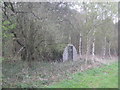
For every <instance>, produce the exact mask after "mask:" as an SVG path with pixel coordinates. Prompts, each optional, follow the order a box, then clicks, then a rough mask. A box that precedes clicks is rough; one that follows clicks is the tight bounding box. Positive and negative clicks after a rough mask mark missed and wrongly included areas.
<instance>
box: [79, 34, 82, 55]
mask: <svg viewBox="0 0 120 90" xmlns="http://www.w3.org/2000/svg"><path fill="white" fill-rule="evenodd" d="M79 55H80V57H81V56H82V35H81V33H80V39H79Z"/></svg>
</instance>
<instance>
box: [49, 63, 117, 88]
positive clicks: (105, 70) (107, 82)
mask: <svg viewBox="0 0 120 90" xmlns="http://www.w3.org/2000/svg"><path fill="white" fill-rule="evenodd" d="M117 87H118V64H117V63H114V64H111V65H105V66H103V67H100V68H94V69H91V70H87V71H85V72H81V73H76V74H74V75H71V79H69V80H67V79H66V80H63V81H61V82H58V83H55V84H53V85H50V86H47V88H117Z"/></svg>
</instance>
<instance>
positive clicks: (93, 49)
mask: <svg viewBox="0 0 120 90" xmlns="http://www.w3.org/2000/svg"><path fill="white" fill-rule="evenodd" d="M94 56H95V37H94V39H93V43H92V60H93V62H94Z"/></svg>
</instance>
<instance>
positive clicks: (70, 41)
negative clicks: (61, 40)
mask: <svg viewBox="0 0 120 90" xmlns="http://www.w3.org/2000/svg"><path fill="white" fill-rule="evenodd" d="M68 43H72V40H71V35H70V34H69V40H68Z"/></svg>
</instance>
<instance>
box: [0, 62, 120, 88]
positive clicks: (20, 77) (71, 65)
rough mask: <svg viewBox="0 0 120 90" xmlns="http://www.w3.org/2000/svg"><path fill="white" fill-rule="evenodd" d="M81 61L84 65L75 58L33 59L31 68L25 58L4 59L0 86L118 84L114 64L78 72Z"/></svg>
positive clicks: (52, 86)
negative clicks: (52, 60) (74, 59)
mask: <svg viewBox="0 0 120 90" xmlns="http://www.w3.org/2000/svg"><path fill="white" fill-rule="evenodd" d="M82 65H83V66H84V60H78V61H74V62H73V61H67V62H63V63H57V62H56V63H51V62H32V68H29V69H28V66H27V63H26V62H21V61H3V62H2V74H3V75H2V87H3V88H47V87H48V88H59V87H60V88H63V87H64V88H68V87H70V88H72V87H74V88H77V87H85V88H87V87H109V86H110V87H117V77H118V76H117V64H113V65H110V66H104V67H102V68H96V69H91V70H88V71H85V72H81V66H82ZM89 65H91V64H89ZM96 65H97V67H98V66H101V64H100V65H99V63H98V64H96ZM95 67H96V66H95ZM77 72H79V73H77ZM80 72H81V73H80ZM75 73H76V74H75ZM115 76H116V77H115ZM71 78H72V79H71ZM62 80H63V81H62ZM101 80H103V81H101ZM109 81H114V82H109ZM104 84H106V85H104ZM109 84H110V85H109ZM111 84H112V85H111ZM107 85H108V86H107Z"/></svg>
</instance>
